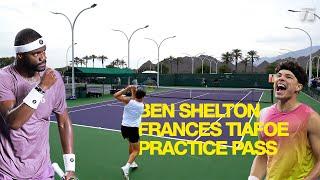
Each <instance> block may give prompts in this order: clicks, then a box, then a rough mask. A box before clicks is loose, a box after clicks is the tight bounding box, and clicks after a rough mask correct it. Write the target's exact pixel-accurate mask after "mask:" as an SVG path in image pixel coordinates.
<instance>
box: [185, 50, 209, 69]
mask: <svg viewBox="0 0 320 180" xmlns="http://www.w3.org/2000/svg"><path fill="white" fill-rule="evenodd" d="M183 54H185V55H187V56H190V57H191V60H192V66H191V73H192V74H193V71H194V70H193V69H194V68H193V67H194V59H193V57H197V56H199V55H202V54H204V52H202V53H198V54H196V55H195V56H191V55H190V54H188V53H183Z"/></svg>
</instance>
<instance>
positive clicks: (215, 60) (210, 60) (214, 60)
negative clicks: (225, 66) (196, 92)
mask: <svg viewBox="0 0 320 180" xmlns="http://www.w3.org/2000/svg"><path fill="white" fill-rule="evenodd" d="M210 57H212V58H213V59H209V62H210V74H211V62H212V61H213V62H214V63H215V64H216V74H218V63H219V61H218V59H217V58H215V57H214V56H213V55H210Z"/></svg>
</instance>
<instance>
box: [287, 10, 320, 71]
mask: <svg viewBox="0 0 320 180" xmlns="http://www.w3.org/2000/svg"><path fill="white" fill-rule="evenodd" d="M288 11H289V12H294V13H296V12H298V13H299V12H306V13H311V14H313V15H314V17H317V18H318V19H319V20H320V16H318V15H317V14H316V13H314V12H310V11H307V10H304V11H297V10H292V9H289V10H288ZM319 60H320V59H319V58H318V60H317V77H319ZM311 71H312V70H311Z"/></svg>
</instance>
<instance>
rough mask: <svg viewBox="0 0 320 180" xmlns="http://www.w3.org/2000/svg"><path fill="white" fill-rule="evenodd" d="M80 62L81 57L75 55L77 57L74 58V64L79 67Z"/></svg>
mask: <svg viewBox="0 0 320 180" xmlns="http://www.w3.org/2000/svg"><path fill="white" fill-rule="evenodd" d="M79 62H80V58H78V57H75V58H74V64H75V65H76V66H77V67H78V64H79Z"/></svg>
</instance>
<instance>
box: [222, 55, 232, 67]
mask: <svg viewBox="0 0 320 180" xmlns="http://www.w3.org/2000/svg"><path fill="white" fill-rule="evenodd" d="M221 60H222V61H223V62H224V63H225V64H226V65H228V64H229V63H231V62H232V60H233V59H232V53H229V52H226V53H222V55H221Z"/></svg>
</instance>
